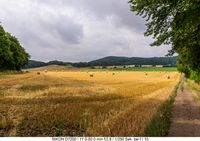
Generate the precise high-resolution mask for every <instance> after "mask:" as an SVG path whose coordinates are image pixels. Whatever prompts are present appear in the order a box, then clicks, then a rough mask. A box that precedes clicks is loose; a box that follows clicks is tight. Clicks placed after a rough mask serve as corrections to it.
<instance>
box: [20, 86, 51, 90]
mask: <svg viewBox="0 0 200 141" xmlns="http://www.w3.org/2000/svg"><path fill="white" fill-rule="evenodd" d="M47 88H48V87H47V86H44V85H23V86H22V87H20V88H19V90H20V91H39V90H45V89H47Z"/></svg>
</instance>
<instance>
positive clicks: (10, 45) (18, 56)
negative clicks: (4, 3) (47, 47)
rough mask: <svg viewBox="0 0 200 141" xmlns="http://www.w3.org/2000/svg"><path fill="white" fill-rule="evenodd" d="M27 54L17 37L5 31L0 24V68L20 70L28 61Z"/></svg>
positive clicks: (3, 69)
mask: <svg viewBox="0 0 200 141" xmlns="http://www.w3.org/2000/svg"><path fill="white" fill-rule="evenodd" d="M29 57H30V56H29V54H28V53H27V52H26V51H25V50H24V48H23V47H22V46H21V45H20V43H19V41H18V39H17V38H16V37H14V36H12V35H11V34H10V33H8V32H5V30H4V28H3V27H2V26H1V25H0V70H1V71H5V70H18V71H19V70H21V68H22V67H23V66H24V65H25V64H27V63H28V60H29Z"/></svg>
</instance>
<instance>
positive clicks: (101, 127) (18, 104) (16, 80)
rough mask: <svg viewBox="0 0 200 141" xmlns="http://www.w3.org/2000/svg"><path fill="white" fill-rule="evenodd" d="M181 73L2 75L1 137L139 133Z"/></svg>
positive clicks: (0, 77)
mask: <svg viewBox="0 0 200 141" xmlns="http://www.w3.org/2000/svg"><path fill="white" fill-rule="evenodd" d="M179 76H180V75H179V74H178V73H177V72H148V73H145V72H122V71H121V72H116V71H115V72H111V71H102V72H100V71H99V72H98V71H96V72H88V71H56V70H53V71H45V70H42V71H40V72H38V70H37V71H36V70H35V71H30V72H29V73H23V74H13V75H1V76H0V136H139V135H142V134H143V132H144V129H145V127H146V125H147V124H148V123H149V121H150V119H151V117H152V115H153V114H154V113H155V112H156V110H157V108H158V107H159V106H160V105H161V104H162V103H163V102H164V101H165V100H167V99H168V97H169V96H170V94H171V92H172V90H173V89H174V86H175V85H176V84H177V83H178V80H179ZM168 77H170V78H168Z"/></svg>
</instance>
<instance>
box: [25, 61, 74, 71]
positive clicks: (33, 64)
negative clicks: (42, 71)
mask: <svg viewBox="0 0 200 141" xmlns="http://www.w3.org/2000/svg"><path fill="white" fill-rule="evenodd" d="M71 64H72V63H69V62H62V61H57V60H55V61H49V62H47V63H45V62H41V61H35V60H29V62H28V64H27V65H25V66H24V67H23V68H24V69H27V68H38V67H44V66H49V65H59V66H67V65H71Z"/></svg>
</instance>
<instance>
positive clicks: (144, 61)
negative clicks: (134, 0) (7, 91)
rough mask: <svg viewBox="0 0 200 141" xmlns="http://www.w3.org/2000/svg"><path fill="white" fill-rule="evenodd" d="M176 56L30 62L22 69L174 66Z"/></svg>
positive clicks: (110, 57) (111, 57) (113, 57)
mask: <svg viewBox="0 0 200 141" xmlns="http://www.w3.org/2000/svg"><path fill="white" fill-rule="evenodd" d="M177 59H178V56H175V57H152V58H141V57H117V56H109V57H105V58H101V59H98V60H94V61H90V62H79V63H71V62H62V61H57V60H55V61H50V62H47V63H45V62H41V61H34V60H30V61H29V63H28V64H27V65H26V66H25V67H24V68H25V69H26V68H37V67H43V66H48V65H60V66H68V65H71V66H74V67H92V66H114V65H119V66H120V65H121V66H123V65H165V66H176V61H177Z"/></svg>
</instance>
